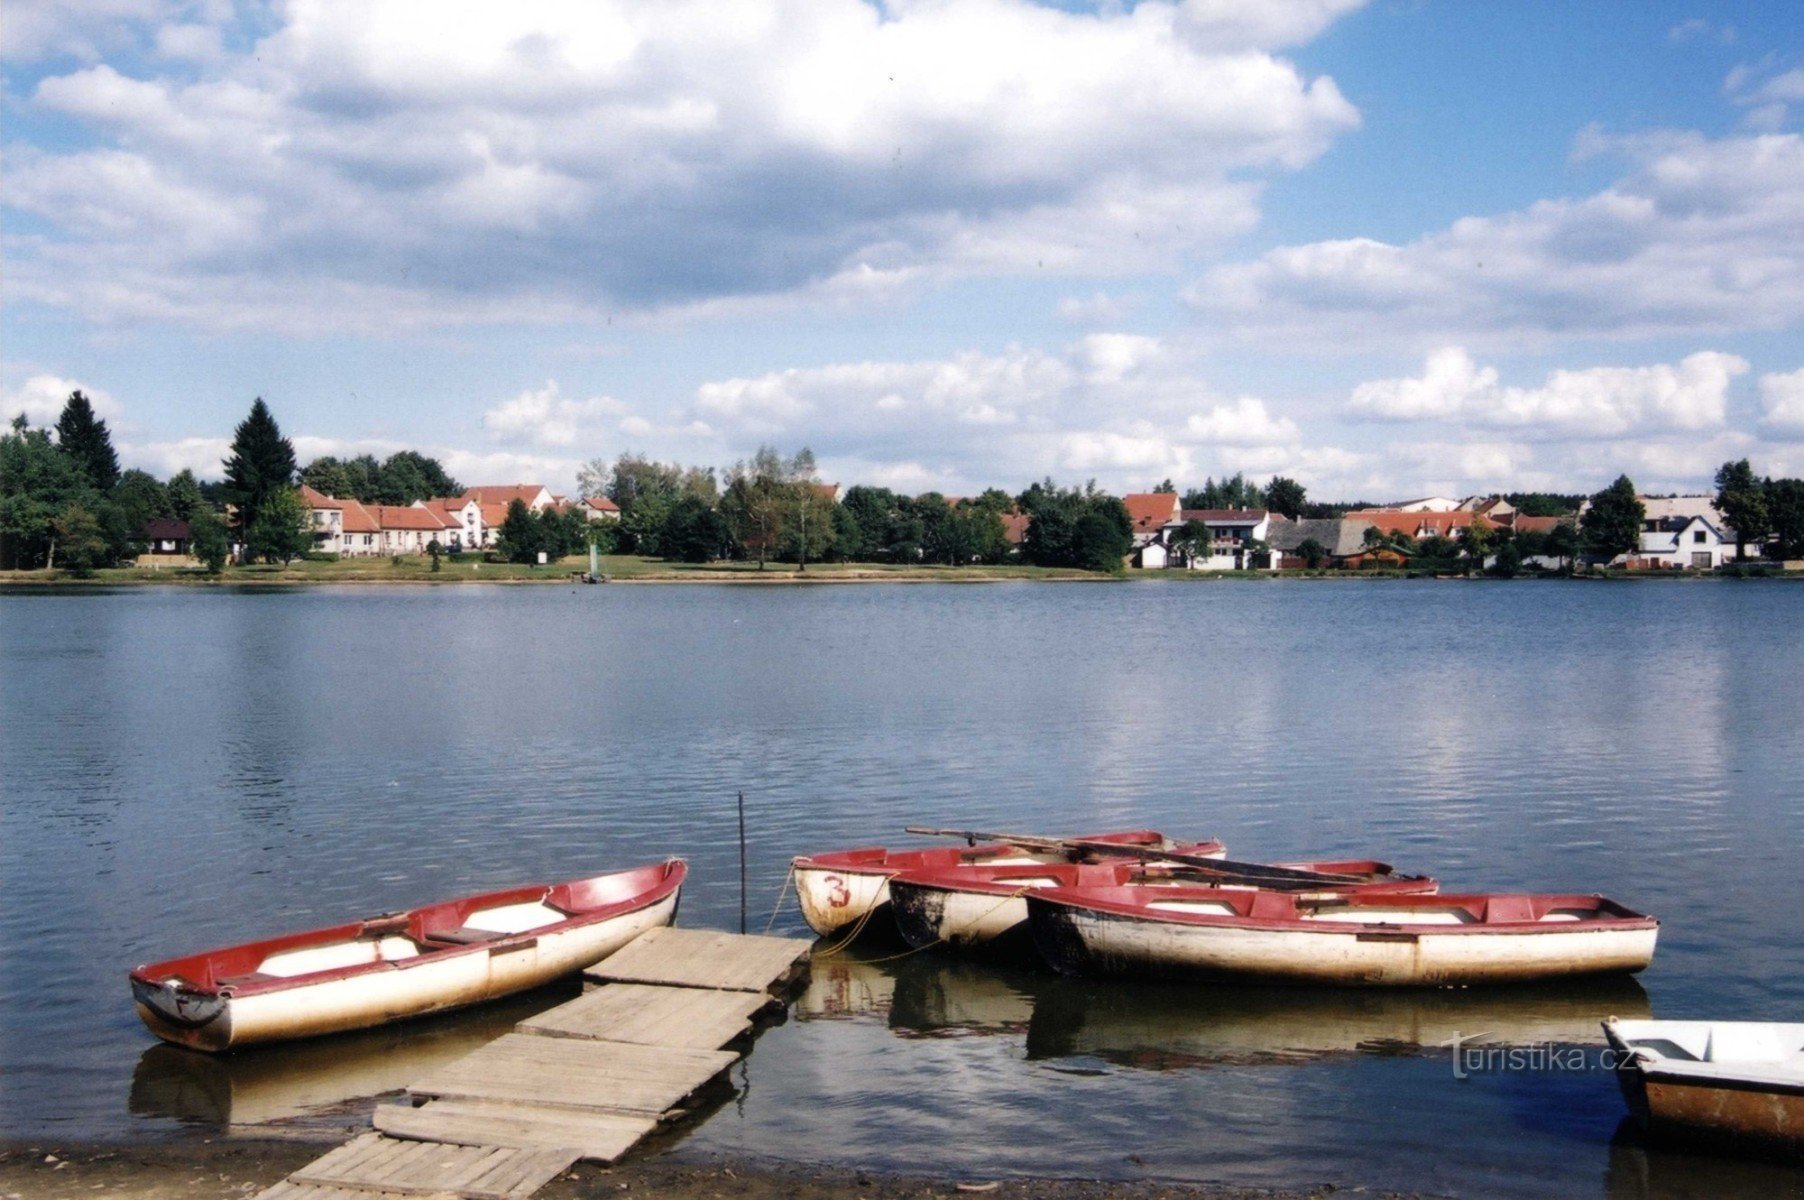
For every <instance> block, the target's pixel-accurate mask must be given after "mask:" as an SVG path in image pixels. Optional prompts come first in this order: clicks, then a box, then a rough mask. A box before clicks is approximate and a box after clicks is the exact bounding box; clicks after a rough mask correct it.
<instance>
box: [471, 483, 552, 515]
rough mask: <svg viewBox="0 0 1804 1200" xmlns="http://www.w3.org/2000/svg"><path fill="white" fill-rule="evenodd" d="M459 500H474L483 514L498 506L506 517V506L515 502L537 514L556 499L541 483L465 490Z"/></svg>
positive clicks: (499, 485)
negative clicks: (481, 508)
mask: <svg viewBox="0 0 1804 1200" xmlns="http://www.w3.org/2000/svg"><path fill="white" fill-rule="evenodd" d="M461 498H462V499H464V500H474V501H475V502H476V503H478V504H480V505H482V507H483V511H484V512H485V513H486V512H487V511H488V509H489V506H490V505H499V506H500V509H501V515H502V516H503V517H505V516H506V515H507V506H508V505H509V504H512V503H513V502H514V501H515V500H518V501H519V502H520V503H522V504H524V505H525V506H526V507H527V508H528V509H530V510H532V511H533V512H539V511H540V510H542V509H547V508H550V507H551V506H552V505H553V504H554V503H555V502H556V499H557V498H556V497H555V496H553V495H552V494H551V489H550V488H548V487H546V486H545V485H544V484H542V483H504V484H497V485H495V486H492V487H473V488H465V489H464V494H463V496H462V497H461ZM493 524H496V525H499V524H501V522H500V521H495V522H493Z"/></svg>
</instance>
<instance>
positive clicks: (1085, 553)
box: [1074, 497, 1134, 575]
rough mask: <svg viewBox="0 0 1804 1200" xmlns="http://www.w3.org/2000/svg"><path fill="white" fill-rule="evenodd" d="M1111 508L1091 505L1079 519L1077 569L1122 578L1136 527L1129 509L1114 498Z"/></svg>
mask: <svg viewBox="0 0 1804 1200" xmlns="http://www.w3.org/2000/svg"><path fill="white" fill-rule="evenodd" d="M1109 499H1110V500H1111V501H1113V503H1112V504H1092V505H1090V507H1089V511H1087V512H1085V513H1084V515H1083V516H1082V517H1080V518H1078V522H1077V529H1076V537H1075V539H1074V541H1075V543H1076V551H1077V562H1076V564H1075V565H1076V566H1079V567H1082V568H1083V569H1084V570H1086V571H1107V572H1110V573H1113V574H1117V575H1118V574H1120V573H1121V571H1122V569H1123V567H1124V566H1125V562H1124V560H1125V559H1126V558H1127V556H1128V554H1129V553H1130V552H1131V551H1132V550H1133V548H1134V523H1133V521H1132V519H1131V518H1129V516H1128V512H1127V507H1126V506H1125V505H1124V504H1122V503H1121V501H1119V500H1115V499H1114V498H1113V497H1110V498H1109Z"/></svg>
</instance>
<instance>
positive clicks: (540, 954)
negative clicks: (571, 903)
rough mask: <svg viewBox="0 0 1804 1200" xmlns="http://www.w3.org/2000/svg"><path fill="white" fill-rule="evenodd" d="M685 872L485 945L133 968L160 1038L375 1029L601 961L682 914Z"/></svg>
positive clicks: (231, 1038) (181, 1040)
mask: <svg viewBox="0 0 1804 1200" xmlns="http://www.w3.org/2000/svg"><path fill="white" fill-rule="evenodd" d="M680 884H681V870H680V864H679V865H678V874H677V881H676V883H675V884H674V885H672V886H669V887H668V888H666V889H662V890H661V893H660V894H658V895H656V896H655V897H653V898H648V899H647V900H646V901H645V902H644V903H641V904H637V905H634V906H632V907H630V908H629V909H628V910H627V911H619V912H613V913H610V914H608V915H605V916H601V917H598V918H596V919H592V920H584V919H582V918H577V919H574V920H571V921H568V922H563V923H560V924H558V925H554V926H551V927H549V928H545V929H542V930H529V931H526V932H524V933H521V934H518V935H512V936H505V937H500V938H496V939H494V940H491V941H487V942H485V943H481V944H476V945H469V946H458V947H455V948H451V949H445V950H439V951H435V952H433V953H425V954H419V955H417V956H415V957H411V958H407V959H399V960H394V961H383V962H379V963H376V964H373V965H372V966H370V967H368V968H357V969H353V970H348V971H327V972H322V973H321V975H320V977H319V978H318V979H315V980H309V979H308V978H307V977H306V976H305V975H301V976H298V977H296V978H294V979H292V980H286V981H282V982H280V983H279V984H276V985H267V984H265V985H252V986H248V987H244V988H234V987H231V986H224V987H217V988H197V987H191V986H187V985H185V984H184V983H183V982H182V981H181V980H180V979H178V978H175V977H173V976H172V977H167V978H163V979H157V978H154V977H153V973H152V972H151V971H150V970H149V969H147V968H140V969H139V970H138V971H136V972H133V974H132V978H131V987H132V997H133V1001H134V1003H135V1005H136V1008H137V1012H138V1016H139V1018H140V1019H141V1020H142V1021H143V1022H144V1024H145V1026H146V1028H148V1029H149V1030H150V1031H151V1032H152V1033H154V1034H155V1035H156V1036H157V1037H159V1038H161V1039H163V1040H164V1041H166V1042H171V1043H174V1044H176V1045H180V1046H187V1047H190V1048H192V1049H196V1050H206V1051H211V1052H219V1051H225V1050H233V1049H238V1048H240V1047H244V1046H251V1045H258V1044H263V1043H268V1042H278V1041H287V1040H290V1039H295V1038H308V1037H317V1036H320V1035H322V1034H332V1033H343V1032H346V1031H348V1030H353V1029H367V1028H370V1027H372V1026H377V1025H385V1024H388V1023H389V1022H392V1021H400V1020H406V1019H409V1018H412V1017H419V1016H425V1015H427V1014H429V1013H440V1012H448V1011H450V1010H453V1009H459V1008H465V1007H468V1006H470V1005H474V1004H481V1003H484V1002H486V1001H490V1000H495V999H499V998H500V997H503V996H510V995H514V994H515V993H518V992H523V991H527V990H530V989H532V988H536V987H540V986H543V985H544V984H547V983H549V982H551V981H552V980H554V979H557V978H559V977H561V976H564V975H569V974H572V973H574V972H577V971H580V970H582V969H583V968H585V967H588V966H591V965H593V964H594V963H596V962H599V961H600V960H601V959H604V958H606V957H607V956H608V955H610V954H612V953H613V952H614V951H616V950H618V949H620V948H621V947H622V946H625V945H626V944H627V943H628V942H630V941H632V940H633V939H634V938H636V937H638V936H639V935H640V934H641V933H644V932H645V931H646V930H648V929H653V928H656V927H658V926H662V925H669V924H671V923H672V922H674V921H675V919H676V913H677V905H678V901H679V898H680Z"/></svg>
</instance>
